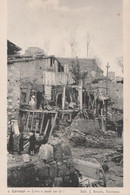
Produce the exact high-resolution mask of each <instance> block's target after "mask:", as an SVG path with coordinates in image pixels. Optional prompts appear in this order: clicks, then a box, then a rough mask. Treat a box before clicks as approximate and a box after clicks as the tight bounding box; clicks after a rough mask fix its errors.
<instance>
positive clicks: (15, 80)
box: [7, 66, 20, 119]
mask: <svg viewBox="0 0 130 195" xmlns="http://www.w3.org/2000/svg"><path fill="white" fill-rule="evenodd" d="M19 103H20V71H19V69H18V67H17V66H8V92H7V113H8V119H10V118H12V117H14V118H16V119H17V117H18V109H19Z"/></svg>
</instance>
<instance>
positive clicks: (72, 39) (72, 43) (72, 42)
mask: <svg viewBox="0 0 130 195" xmlns="http://www.w3.org/2000/svg"><path fill="white" fill-rule="evenodd" d="M69 45H70V47H71V57H72V58H74V57H75V50H76V46H77V42H76V39H75V36H74V33H71V34H70V37H69Z"/></svg>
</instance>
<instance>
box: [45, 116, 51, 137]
mask: <svg viewBox="0 0 130 195" xmlns="http://www.w3.org/2000/svg"><path fill="white" fill-rule="evenodd" d="M49 122H50V119H48V121H47V124H46V128H45V131H44V134H45V135H46V132H47V129H48V125H49Z"/></svg>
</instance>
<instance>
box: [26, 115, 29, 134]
mask: <svg viewBox="0 0 130 195" xmlns="http://www.w3.org/2000/svg"><path fill="white" fill-rule="evenodd" d="M27 116H28V117H27V122H26V130H27V131H28V132H29V128H28V123H29V117H30V112H29V113H27Z"/></svg>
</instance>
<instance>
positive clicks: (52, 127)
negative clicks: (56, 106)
mask: <svg viewBox="0 0 130 195" xmlns="http://www.w3.org/2000/svg"><path fill="white" fill-rule="evenodd" d="M56 118H57V113H56V114H55V117H54V119H53V124H52V126H51V130H50V134H49V137H50V136H51V134H52V131H53V129H54V126H55V121H56Z"/></svg>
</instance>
